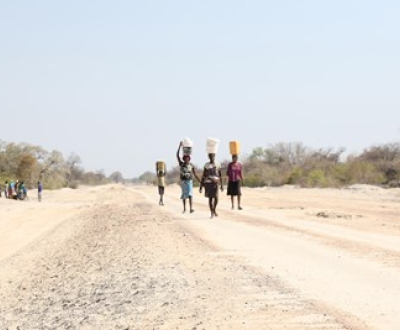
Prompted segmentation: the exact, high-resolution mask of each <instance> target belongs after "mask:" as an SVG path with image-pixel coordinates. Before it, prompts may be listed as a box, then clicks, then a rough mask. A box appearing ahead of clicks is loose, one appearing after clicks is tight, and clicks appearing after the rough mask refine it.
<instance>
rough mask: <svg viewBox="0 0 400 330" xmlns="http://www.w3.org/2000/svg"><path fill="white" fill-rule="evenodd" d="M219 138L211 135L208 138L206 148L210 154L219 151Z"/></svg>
mask: <svg viewBox="0 0 400 330" xmlns="http://www.w3.org/2000/svg"><path fill="white" fill-rule="evenodd" d="M218 144H219V140H218V139H214V138H211V137H208V138H207V143H206V150H207V153H208V154H216V153H217V152H218Z"/></svg>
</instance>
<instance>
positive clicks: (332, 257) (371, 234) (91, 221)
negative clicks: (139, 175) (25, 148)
mask: <svg viewBox="0 0 400 330" xmlns="http://www.w3.org/2000/svg"><path fill="white" fill-rule="evenodd" d="M178 196H179V189H178V188H177V187H176V186H171V187H167V196H166V206H164V207H159V206H158V205H157V198H158V197H157V191H156V188H154V187H121V186H110V187H107V188H105V187H99V188H82V189H79V190H77V191H71V190H62V191H58V192H51V193H47V195H45V196H44V197H45V199H44V201H43V203H41V204H39V203H37V202H36V201H35V200H33V199H32V198H31V200H30V201H29V202H27V203H24V202H15V201H6V200H3V199H0V212H1V213H0V276H1V281H0V329H298V330H300V329H355V330H358V329H360V330H361V329H387V330H395V329H400V307H399V305H400V304H399V303H398V301H399V298H398V297H400V282H399V281H398V279H399V278H400V276H399V275H400V223H399V219H400V192H399V191H398V190H390V191H389V190H381V189H377V188H376V189H373V188H370V187H362V186H360V187H354V188H353V189H347V190H317V189H314V190H312V189H311V190H305V189H292V188H278V189H247V190H245V191H244V207H245V209H244V210H243V211H237V210H233V211H232V210H230V207H229V201H228V199H227V197H226V196H224V195H223V196H221V203H220V212H219V213H220V216H219V217H218V218H217V219H213V220H210V219H209V217H208V211H207V207H206V200H205V199H204V197H202V196H199V194H197V195H196V197H195V207H196V212H195V213H194V214H182V212H181V209H182V207H181V204H180V200H179V199H178V198H177V197H178Z"/></svg>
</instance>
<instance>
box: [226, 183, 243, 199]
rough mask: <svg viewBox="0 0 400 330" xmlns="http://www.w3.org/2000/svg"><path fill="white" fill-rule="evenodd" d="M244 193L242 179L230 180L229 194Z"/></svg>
mask: <svg viewBox="0 0 400 330" xmlns="http://www.w3.org/2000/svg"><path fill="white" fill-rule="evenodd" d="M241 195H242V189H241V184H240V181H236V182H232V181H229V182H228V196H241Z"/></svg>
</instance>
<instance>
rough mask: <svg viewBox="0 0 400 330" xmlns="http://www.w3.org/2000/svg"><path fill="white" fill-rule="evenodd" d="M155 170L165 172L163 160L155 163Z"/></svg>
mask: <svg viewBox="0 0 400 330" xmlns="http://www.w3.org/2000/svg"><path fill="white" fill-rule="evenodd" d="M156 166H157V171H162V172H165V162H164V161H162V160H158V161H157V163H156Z"/></svg>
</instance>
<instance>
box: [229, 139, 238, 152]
mask: <svg viewBox="0 0 400 330" xmlns="http://www.w3.org/2000/svg"><path fill="white" fill-rule="evenodd" d="M229 151H230V153H231V155H239V154H240V143H239V141H230V142H229Z"/></svg>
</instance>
